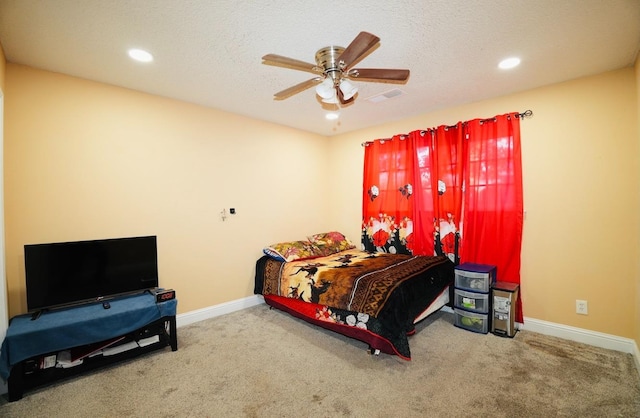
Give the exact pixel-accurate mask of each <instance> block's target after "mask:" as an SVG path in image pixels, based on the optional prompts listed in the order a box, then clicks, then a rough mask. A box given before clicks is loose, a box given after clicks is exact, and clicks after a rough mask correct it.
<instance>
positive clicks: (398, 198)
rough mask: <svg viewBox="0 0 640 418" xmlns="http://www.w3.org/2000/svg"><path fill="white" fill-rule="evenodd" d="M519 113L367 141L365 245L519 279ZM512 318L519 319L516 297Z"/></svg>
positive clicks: (520, 173)
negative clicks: (484, 267)
mask: <svg viewBox="0 0 640 418" xmlns="http://www.w3.org/2000/svg"><path fill="white" fill-rule="evenodd" d="M518 116H519V115H518V114H517V113H511V114H506V115H500V116H496V117H495V118H493V119H488V120H481V119H475V120H472V121H468V122H459V123H458V124H457V125H454V126H440V127H438V128H435V129H430V130H427V131H414V132H411V133H409V134H408V135H397V136H394V137H393V138H392V139H391V140H385V141H382V140H377V141H373V142H370V143H368V144H367V146H366V148H365V162H364V187H363V200H362V201H363V225H362V243H363V247H364V248H365V249H366V250H369V251H385V252H403V253H412V254H416V255H432V254H446V255H447V256H449V258H451V259H452V261H454V262H458V261H459V262H467V261H468V262H474V263H481V264H491V265H495V266H497V270H498V280H500V281H506V282H512V283H518V284H519V283H520V250H521V243H522V224H523V191H522V165H521V149H520V124H519V122H520V121H519V118H518ZM516 319H517V320H518V321H519V322H522V319H523V316H522V304H521V301H520V298H519V299H518V307H517V314H516Z"/></svg>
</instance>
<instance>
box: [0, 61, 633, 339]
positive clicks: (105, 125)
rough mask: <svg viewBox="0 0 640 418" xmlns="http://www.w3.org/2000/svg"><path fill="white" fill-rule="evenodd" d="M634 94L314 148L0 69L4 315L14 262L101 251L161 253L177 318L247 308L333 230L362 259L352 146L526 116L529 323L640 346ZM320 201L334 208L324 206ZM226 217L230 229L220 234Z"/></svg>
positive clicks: (541, 104)
mask: <svg viewBox="0 0 640 418" xmlns="http://www.w3.org/2000/svg"><path fill="white" fill-rule="evenodd" d="M636 71H637V70H636ZM637 78H638V75H637V72H636V73H634V70H633V69H625V70H620V71H614V72H610V73H606V74H602V75H598V76H595V77H588V78H584V79H580V80H574V81H571V82H567V83H562V84H558V85H554V86H549V87H543V88H539V89H535V90H531V91H527V92H524V93H520V94H515V95H511V96H508V97H503V98H499V99H495V100H489V101H485V102H481V103H474V104H469V105H465V106H460V107H456V108H451V109H445V110H441V111H438V112H433V113H429V114H426V115H422V116H419V117H413V118H408V119H405V120H402V121H399V122H396V123H392V124H387V125H383V126H378V127H375V128H371V129H366V130H362V131H359V132H355V133H351V134H345V135H341V136H337V137H332V138H324V137H320V136H316V135H311V134H307V133H303V132H300V131H296V130H292V129H287V128H284V127H281V126H277V125H271V124H267V123H263V122H259V121H255V120H251V119H247V118H243V117H240V116H237V115H231V114H227V113H223V112H219V111H216V110H212V109H206V108H202V107H198V106H194V105H189V104H185V103H181V102H177V101H172V100H168V99H162V98H158V97H154V96H149V95H145V94H141V93H137V92H133V91H129V90H124V89H120V88H116V87H110V86H106V85H103V84H99V83H93V82H89V81H84V80H79V79H76V78H72V77H67V76H62V75H58V74H53V73H49V72H44V71H38V70H33V69H29V68H26V67H22V66H17V65H13V64H8V65H7V68H6V87H7V88H6V100H5V113H6V118H5V207H6V208H5V210H6V215H5V216H6V224H7V226H6V234H7V250H6V252H7V276H8V288H9V301H10V312H11V314H12V315H15V314H17V313H21V312H24V311H25V309H26V306H25V295H24V264H23V263H24V260H23V251H22V246H23V245H24V244H26V243H35V242H50V241H63V240H75V239H91V238H96V237H111V236H127V235H141V234H156V235H158V237H159V247H160V248H159V259H160V272H161V279H160V280H161V285H163V286H166V287H172V288H175V289H176V290H177V292H178V297H179V300H180V302H179V311H180V312H188V311H192V310H195V309H199V308H204V307H208V306H212V305H215V304H219V303H222V302H226V301H231V300H235V299H238V298H241V297H244V296H249V295H251V293H252V279H253V271H254V266H255V260H256V259H257V258H258V257H259V256H260V249H261V248H262V247H263V246H264V245H265V244H267V243H270V242H274V241H279V240H286V239H298V238H301V237H303V236H304V235H306V234H309V233H314V232H318V231H322V230H327V229H338V230H341V231H343V232H345V233H346V234H347V235H348V236H349V238H351V239H352V240H354V241H356V242H357V241H359V237H360V218H361V214H360V211H361V202H360V195H361V187H362V155H363V154H362V147H361V146H360V143H361V142H363V141H367V140H371V139H374V138H380V137H388V136H390V135H393V134H395V133H402V132H408V131H411V130H414V129H422V128H425V127H431V126H436V125H440V124H450V123H454V122H456V121H458V120H467V119H472V118H476V117H490V116H493V115H496V114H501V113H506V112H511V111H524V110H527V109H531V110H532V111H533V112H534V116H533V118H530V119H526V120H524V121H523V122H522V138H523V164H524V176H525V184H524V186H525V208H526V210H527V216H526V220H525V231H524V242H523V254H522V260H523V267H522V294H523V300H524V309H525V316H526V317H529V318H536V319H540V320H546V321H550V322H555V323H559V324H566V325H572V326H576V327H579V328H585V329H590V330H594V331H600V332H604V333H609V334H613V335H618V336H622V337H628V338H636V341H638V340H637V338H638V335H640V324H639V323H638V322H639V320H638V319H637V318H638V311H639V310H640V307H639V304H640V294H639V292H640V290H639V289H638V288H639V287H640V286H639V278H638V277H639V275H640V266H639V265H638V254H639V251H638V238H637V237H638V234H637V231H640V225H639V223H640V222H639V221H640V219H639V218H640V215H639V214H640V184H639V180H638V177H639V176H638V173H639V172H640V167H639V166H638V161H639V159H640V151H639V145H640V140H639V137H640V136H639V133H638V130H639V127H638V123H639V122H638V120H639V116H638V107H639V104H638V98H637V92H636V80H637ZM327 167H329V168H332V169H329V170H328V169H327ZM327 176H333V177H327ZM328 190H330V191H331V196H332V200H331V202H328V201H323V200H321V199H318V196H320V195H321V193H322V192H324V191H328ZM229 207H235V208H237V210H238V214H237V215H235V216H233V217H229V218H228V219H227V221H226V222H222V221H221V219H220V217H219V212H220V211H221V210H222V209H223V208H227V209H228V208H229ZM630 231H631V232H630ZM232 240H235V243H234V242H233V241H232ZM625 295H638V297H637V298H635V299H634V298H630V297H624V296H625ZM576 299H586V300H588V302H589V315H587V316H580V315H577V314H575V300H576Z"/></svg>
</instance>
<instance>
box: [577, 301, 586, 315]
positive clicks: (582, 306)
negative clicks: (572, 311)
mask: <svg viewBox="0 0 640 418" xmlns="http://www.w3.org/2000/svg"><path fill="white" fill-rule="evenodd" d="M587 312H588V311H587V301H586V300H576V313H577V314H580V315H586V314H587Z"/></svg>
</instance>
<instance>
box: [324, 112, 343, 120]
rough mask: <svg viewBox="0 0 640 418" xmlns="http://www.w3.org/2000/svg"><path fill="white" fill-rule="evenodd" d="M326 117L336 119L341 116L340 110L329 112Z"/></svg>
mask: <svg viewBox="0 0 640 418" xmlns="http://www.w3.org/2000/svg"><path fill="white" fill-rule="evenodd" d="M324 117H325V118H327V119H328V120H336V119H338V118H339V117H340V113H338V112H329V113H327V114H326V115H324Z"/></svg>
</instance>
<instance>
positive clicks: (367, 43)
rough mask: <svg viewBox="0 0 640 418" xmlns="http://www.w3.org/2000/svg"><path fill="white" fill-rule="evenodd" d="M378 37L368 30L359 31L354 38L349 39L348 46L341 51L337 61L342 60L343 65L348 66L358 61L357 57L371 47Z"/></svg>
mask: <svg viewBox="0 0 640 418" xmlns="http://www.w3.org/2000/svg"><path fill="white" fill-rule="evenodd" d="M378 42H380V38H378V37H377V36H376V35H373V34H371V33H369V32H360V33H359V34H358V36H356V38H355V39H354V40H353V41H351V43H350V44H349V46H348V47H347V48H346V49H345V50H344V51H342V54H340V57H338V60H337V62H341V61H342V62H344V65H345V67H344V68H349V67H350V66H351V65H352V64H354V63H355V62H356V61H358V58H360V57H361V56H363V55H364V54H366V53H367V52H368V51H369V50H370V49H371V48H373V47H374V46H375V45H376V44H377V43H378Z"/></svg>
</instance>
